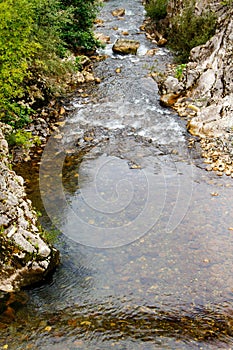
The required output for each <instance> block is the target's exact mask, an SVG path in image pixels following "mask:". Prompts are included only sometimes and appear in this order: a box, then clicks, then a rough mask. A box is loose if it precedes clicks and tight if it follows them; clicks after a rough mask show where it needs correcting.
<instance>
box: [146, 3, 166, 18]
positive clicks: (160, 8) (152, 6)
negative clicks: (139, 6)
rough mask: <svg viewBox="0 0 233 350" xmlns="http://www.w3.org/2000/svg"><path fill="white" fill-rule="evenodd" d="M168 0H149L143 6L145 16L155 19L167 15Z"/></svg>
mask: <svg viewBox="0 0 233 350" xmlns="http://www.w3.org/2000/svg"><path fill="white" fill-rule="evenodd" d="M167 4H168V0H150V1H149V3H148V4H147V5H146V6H145V9H146V13H147V16H149V17H150V18H151V19H154V20H155V21H159V20H160V19H163V18H165V17H166V15H167Z"/></svg>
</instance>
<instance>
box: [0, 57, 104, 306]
mask: <svg viewBox="0 0 233 350" xmlns="http://www.w3.org/2000/svg"><path fill="white" fill-rule="evenodd" d="M94 59H98V58H97V57H96V58H95V57H93V59H92V60H91V59H90V58H88V57H87V56H82V62H81V64H82V70H81V71H79V72H77V73H76V74H75V75H73V76H70V77H65V78H64V82H62V87H63V89H65V90H66V95H67V94H68V93H72V91H73V89H74V87H76V88H77V89H78V91H77V93H78V94H80V95H82V93H83V89H82V86H80V88H79V85H80V84H86V83H87V84H90V83H93V84H98V83H99V82H100V79H99V78H97V77H94V75H93V72H92V63H93V60H94ZM99 59H101V58H99ZM41 86H42V85H41V84H38V85H37V86H35V88H34V90H35V91H36V96H34V95H33V96H31V97H30V101H31V102H33V101H34V102H36V104H37V105H39V106H40V105H41V107H39V108H37V109H36V113H35V114H34V115H33V117H32V120H31V122H30V123H29V124H27V125H26V127H25V128H24V129H21V130H20V133H22V135H27V144H17V143H16V144H15V145H13V146H11V149H10V152H9V145H8V142H7V140H6V136H8V137H7V139H9V135H11V134H12V132H13V135H14V132H15V131H14V130H12V127H10V126H9V125H6V124H4V123H0V193H1V194H0V214H1V216H0V291H2V292H14V291H18V290H20V289H21V288H22V287H25V286H30V285H33V284H35V283H38V282H41V281H43V280H44V279H45V278H46V276H47V275H48V274H49V273H50V272H51V271H52V270H53V269H54V268H55V267H56V266H57V265H58V263H59V252H58V251H57V249H55V248H54V247H53V246H52V245H51V244H50V243H48V242H47V239H46V234H45V233H44V232H43V231H42V229H41V228H40V225H39V222H38V217H37V214H36V213H35V211H34V210H33V208H32V204H31V201H30V200H29V199H28V198H27V195H26V192H25V183H24V179H23V178H22V177H21V176H18V175H17V174H16V173H15V171H13V170H12V164H16V163H18V164H23V162H28V161H30V160H31V159H35V162H38V161H39V158H38V155H41V154H42V152H43V148H44V146H45V145H46V142H47V139H48V137H49V136H50V135H51V134H52V133H53V132H55V131H56V130H58V128H59V127H60V126H62V125H63V124H64V121H63V120H64V117H65V115H66V110H65V108H64V106H63V103H64V101H63V100H62V98H61V96H58V97H56V96H52V95H51V96H50V101H49V103H48V104H47V105H46V104H44V103H43V101H44V100H45V96H44V94H45V93H46V89H43V86H42V88H41ZM16 132H17V131H16ZM34 140H37V141H39V142H38V146H36V144H35V142H34ZM43 236H44V237H43ZM3 295H4V294H3ZM0 299H1V295H0Z"/></svg>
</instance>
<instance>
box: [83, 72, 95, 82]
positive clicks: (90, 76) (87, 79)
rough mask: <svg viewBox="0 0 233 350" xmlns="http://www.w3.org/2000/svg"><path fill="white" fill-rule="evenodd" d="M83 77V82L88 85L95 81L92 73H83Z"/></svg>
mask: <svg viewBox="0 0 233 350" xmlns="http://www.w3.org/2000/svg"><path fill="white" fill-rule="evenodd" d="M83 76H84V78H85V82H86V83H90V82H92V81H95V77H94V75H93V74H92V73H90V72H85V71H84V72H83Z"/></svg>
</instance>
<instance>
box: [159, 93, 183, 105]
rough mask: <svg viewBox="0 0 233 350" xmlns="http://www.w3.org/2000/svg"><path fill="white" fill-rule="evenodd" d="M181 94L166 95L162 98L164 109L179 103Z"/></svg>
mask: <svg viewBox="0 0 233 350" xmlns="http://www.w3.org/2000/svg"><path fill="white" fill-rule="evenodd" d="M178 97H179V94H172V93H170V94H166V95H162V96H161V97H160V103H161V105H162V106H164V107H172V106H173V105H174V104H175V102H176V101H177V99H178Z"/></svg>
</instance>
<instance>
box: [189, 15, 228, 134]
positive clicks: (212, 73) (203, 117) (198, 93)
mask: <svg viewBox="0 0 233 350" xmlns="http://www.w3.org/2000/svg"><path fill="white" fill-rule="evenodd" d="M218 28H219V29H218V30H217V32H216V34H215V35H214V36H213V37H212V38H211V39H210V40H209V41H208V42H207V43H206V44H205V45H203V46H199V47H196V48H194V49H193V50H192V51H191V55H190V63H189V64H188V66H187V74H186V82H185V85H186V89H187V90H189V91H190V95H191V96H192V98H193V99H194V100H197V101H202V106H201V108H200V111H199V112H198V113H197V115H196V116H195V117H194V118H192V119H191V120H190V122H189V125H188V129H189V131H190V132H191V133H192V134H194V135H199V136H206V135H207V136H220V135H222V134H223V133H224V132H225V131H226V130H228V129H230V128H232V127H233V117H232V116H233V51H232V48H233V9H229V10H228V11H227V12H225V13H224V14H223V15H222V16H221V17H220V20H219V24H218Z"/></svg>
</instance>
